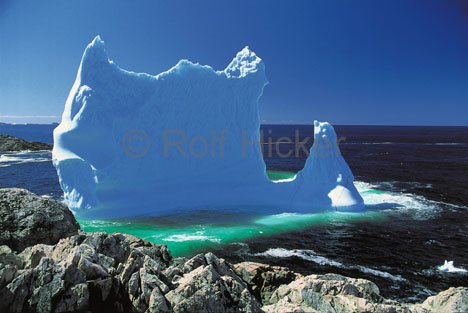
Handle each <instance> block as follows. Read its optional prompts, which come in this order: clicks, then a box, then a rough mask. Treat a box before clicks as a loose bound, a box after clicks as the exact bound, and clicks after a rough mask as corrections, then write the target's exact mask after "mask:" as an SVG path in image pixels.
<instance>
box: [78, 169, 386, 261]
mask: <svg viewBox="0 0 468 313" xmlns="http://www.w3.org/2000/svg"><path fill="white" fill-rule="evenodd" d="M294 175H295V173H291V172H278V171H271V172H268V176H269V177H270V179H271V180H280V179H288V178H292V177H294ZM362 192H363V195H366V194H379V193H381V192H380V191H379V190H375V189H368V190H364V191H362ZM221 214H222V215H221V216H220V212H219V211H217V212H207V211H195V212H190V213H187V214H186V215H182V216H181V215H177V216H165V217H160V218H156V217H155V218H150V219H149V220H148V219H146V220H144V221H141V220H87V219H78V221H79V223H80V225H81V227H82V229H83V230H84V231H88V232H92V231H102V232H107V233H113V232H121V233H126V234H130V235H134V236H138V237H140V238H143V239H146V240H148V241H151V242H154V243H158V244H165V245H167V246H168V248H169V250H170V251H171V253H172V255H173V256H189V255H192V254H195V253H197V252H200V251H206V250H209V249H210V247H212V246H214V245H220V244H227V243H232V242H239V241H242V240H245V239H248V238H252V237H259V236H271V235H277V234H279V233H283V232H287V231H291V230H297V229H301V228H304V227H308V226H311V225H320V224H327V223H331V222H332V223H339V222H341V223H351V222H353V221H358V220H373V219H382V218H383V215H382V214H381V213H379V212H376V211H369V212H365V213H342V212H327V213H314V214H295V213H283V214H275V215H263V216H262V215H254V214H252V213H250V214H247V213H245V212H237V213H235V214H232V213H221ZM181 221H182V222H181Z"/></svg>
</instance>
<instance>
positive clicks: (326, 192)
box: [53, 36, 364, 218]
mask: <svg viewBox="0 0 468 313" xmlns="http://www.w3.org/2000/svg"><path fill="white" fill-rule="evenodd" d="M266 84H267V80H266V76H265V66H264V64H263V62H262V60H261V59H260V58H259V57H258V56H257V55H256V54H255V53H254V52H252V51H250V50H249V49H248V48H247V47H246V48H244V49H243V50H241V51H240V52H239V53H237V55H236V56H235V58H234V59H233V60H232V62H231V63H230V64H229V65H228V66H227V67H226V68H225V69H224V70H222V71H215V70H213V69H212V68H211V67H210V66H205V65H200V64H198V63H192V62H190V61H188V60H181V61H179V62H178V63H177V65H175V66H174V67H173V68H171V69H169V70H168V71H165V72H162V73H160V74H158V75H155V76H153V75H149V74H143V73H133V72H129V71H125V70H123V69H121V68H119V67H118V66H117V65H116V64H115V63H114V62H112V61H111V60H109V58H108V57H107V53H106V51H105V47H104V42H103V41H102V40H101V39H100V38H99V36H98V37H96V38H95V39H94V40H93V41H92V42H91V43H90V44H89V45H88V47H87V48H86V50H85V52H84V54H83V57H82V60H81V64H80V66H79V69H78V73H77V77H76V81H75V83H74V85H73V87H72V89H71V91H70V94H69V96H68V99H67V101H66V103H65V108H64V112H63V115H62V120H61V123H60V124H59V126H58V127H57V128H56V129H55V130H54V149H53V162H54V165H55V167H56V169H57V173H58V176H59V180H60V184H61V187H62V189H63V191H64V196H65V201H66V202H67V204H68V206H69V207H70V208H71V209H72V210H74V211H75V212H76V213H77V214H79V215H82V216H86V217H94V218H110V217H125V216H137V215H161V214H166V213H169V212H173V211H174V210H192V209H200V208H201V209H220V210H232V209H246V210H266V211H270V212H285V211H289V212H316V211H325V210H340V211H358V210H362V209H363V208H364V205H363V200H362V198H361V196H360V195H359V193H358V192H357V190H356V188H355V186H354V184H353V179H354V178H353V175H352V173H351V170H350V169H349V167H348V165H347V164H346V162H345V161H344V159H343V157H342V156H341V154H340V152H339V148H338V147H337V145H336V144H335V142H336V134H335V131H334V129H333V127H332V126H331V125H330V124H329V123H320V122H315V124H314V144H313V147H312V148H311V153H310V155H309V157H308V159H307V161H306V164H305V166H304V168H303V169H302V170H301V171H300V172H298V173H297V176H296V178H295V179H294V180H293V181H290V182H282V183H274V182H271V181H270V180H269V179H268V177H267V175H266V167H265V162H264V160H263V156H262V154H261V151H260V147H259V145H258V142H259V141H260V135H259V129H260V120H259V114H258V99H259V98H260V96H261V95H262V92H263V88H264V86H265V85H266Z"/></svg>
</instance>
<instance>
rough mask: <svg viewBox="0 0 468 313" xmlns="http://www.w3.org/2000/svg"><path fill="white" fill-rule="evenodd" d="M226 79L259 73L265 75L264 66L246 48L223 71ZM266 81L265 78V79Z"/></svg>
mask: <svg viewBox="0 0 468 313" xmlns="http://www.w3.org/2000/svg"><path fill="white" fill-rule="evenodd" d="M224 72H225V73H226V75H227V76H228V77H236V78H242V77H246V76H247V75H249V74H253V73H260V74H261V75H263V76H264V75H265V73H264V72H265V65H264V64H263V61H262V59H260V58H259V57H258V56H257V55H256V54H255V52H253V51H251V50H250V49H249V47H248V46H246V47H245V48H244V49H242V50H241V51H239V52H238V53H237V55H236V56H235V57H234V59H233V60H232V61H231V63H229V65H228V66H227V67H226V69H225V70H224ZM265 81H266V78H265Z"/></svg>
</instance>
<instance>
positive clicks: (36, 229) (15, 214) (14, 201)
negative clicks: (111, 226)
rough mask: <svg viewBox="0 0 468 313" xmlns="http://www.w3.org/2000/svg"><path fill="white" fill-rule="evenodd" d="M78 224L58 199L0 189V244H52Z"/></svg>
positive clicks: (21, 246)
mask: <svg viewBox="0 0 468 313" xmlns="http://www.w3.org/2000/svg"><path fill="white" fill-rule="evenodd" d="M79 228H80V226H79V224H78V223H77V222H76V220H75V218H74V217H73V214H72V213H71V212H70V210H68V209H67V208H66V207H65V206H64V205H63V204H61V203H60V202H57V201H55V200H51V199H46V198H42V197H39V196H37V195H35V194H33V193H31V192H29V191H27V190H24V189H16V188H7V189H0V245H8V246H9V247H10V248H11V249H13V250H16V251H21V250H23V249H24V248H26V247H28V246H32V245H35V244H38V243H43V244H55V243H57V242H58V241H59V240H60V239H61V238H64V237H67V236H71V235H74V234H76V233H77V232H78V230H79Z"/></svg>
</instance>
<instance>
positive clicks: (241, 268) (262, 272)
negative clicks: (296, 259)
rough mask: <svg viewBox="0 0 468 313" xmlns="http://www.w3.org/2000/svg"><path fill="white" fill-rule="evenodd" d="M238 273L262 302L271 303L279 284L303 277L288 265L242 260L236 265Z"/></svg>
mask: <svg viewBox="0 0 468 313" xmlns="http://www.w3.org/2000/svg"><path fill="white" fill-rule="evenodd" d="M234 269H235V271H236V273H237V274H238V275H239V276H240V277H242V279H243V280H244V281H246V282H247V283H248V285H249V287H250V289H251V290H252V293H253V294H254V295H255V296H256V297H257V299H259V300H261V301H262V303H263V304H264V305H265V304H269V300H270V298H271V295H272V294H273V292H274V291H275V290H276V289H278V287H279V286H281V285H284V284H289V283H290V282H292V281H294V280H296V279H298V278H300V277H302V275H300V274H297V273H295V272H293V271H291V270H290V269H288V268H286V267H281V266H270V265H266V264H261V263H255V262H242V263H238V264H235V265H234Z"/></svg>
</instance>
